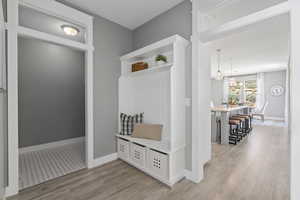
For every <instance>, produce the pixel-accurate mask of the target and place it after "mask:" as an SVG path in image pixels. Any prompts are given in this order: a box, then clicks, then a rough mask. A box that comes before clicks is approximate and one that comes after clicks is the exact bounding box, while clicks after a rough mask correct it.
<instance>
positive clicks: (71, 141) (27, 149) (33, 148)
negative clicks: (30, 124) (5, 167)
mask: <svg viewBox="0 0 300 200" xmlns="http://www.w3.org/2000/svg"><path fill="white" fill-rule="evenodd" d="M84 141H85V137H78V138H72V139H67V140H61V141H57V142H51V143H47V144H41V145H35V146H30V147H24V148H20V149H19V154H23V153H28V152H33V151H41V150H45V149H50V148H56V147H60V146H65V145H70V144H77V143H83V142H84Z"/></svg>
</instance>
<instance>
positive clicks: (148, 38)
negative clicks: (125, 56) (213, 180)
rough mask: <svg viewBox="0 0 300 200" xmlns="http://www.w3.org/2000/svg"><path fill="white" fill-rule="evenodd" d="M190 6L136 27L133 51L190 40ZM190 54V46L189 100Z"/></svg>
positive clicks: (187, 3)
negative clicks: (175, 37)
mask: <svg viewBox="0 0 300 200" xmlns="http://www.w3.org/2000/svg"><path fill="white" fill-rule="evenodd" d="M191 11H192V4H191V1H189V0H185V1H184V2H183V3H181V4H179V5H177V6H175V7H174V8H172V9H170V10H169V11H167V12H165V13H163V14H161V15H159V16H158V17H156V18H154V19H152V20H151V21H149V22H147V23H145V24H144V25H142V26H140V27H138V28H137V29H136V30H134V32H133V46H134V48H135V49H138V48H141V47H143V46H146V45H148V44H151V43H153V42H157V41H159V40H162V39H164V38H167V37H170V36H172V35H175V34H178V35H181V36H183V37H184V38H186V39H187V40H190V37H191V35H192V14H191ZM191 61H192V54H191V45H190V46H189V47H188V49H187V68H186V81H187V82H186V96H187V97H189V98H191V96H192V95H191V93H192V91H191V90H192V81H191V80H192V74H191V71H192V65H191ZM186 118H187V123H186V126H187V127H186V134H187V137H186V140H187V148H186V167H187V169H191V164H192V158H191V155H192V130H191V129H192V108H187V112H186Z"/></svg>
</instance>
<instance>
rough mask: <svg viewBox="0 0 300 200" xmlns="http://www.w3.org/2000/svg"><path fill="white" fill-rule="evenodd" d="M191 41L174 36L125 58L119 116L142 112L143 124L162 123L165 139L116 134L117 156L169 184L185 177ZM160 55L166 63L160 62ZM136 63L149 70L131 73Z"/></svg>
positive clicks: (122, 60)
mask: <svg viewBox="0 0 300 200" xmlns="http://www.w3.org/2000/svg"><path fill="white" fill-rule="evenodd" d="M187 45H188V41H187V40H185V39H184V38H182V37H180V36H178V35H175V36H172V37H169V38H166V39H164V40H161V41H159V42H156V43H154V44H151V45H149V46H146V47H144V48H142V49H139V50H136V51H134V52H132V53H129V54H127V55H124V56H122V57H121V62H122V66H121V68H122V70H121V71H122V74H121V77H120V79H119V114H120V113H127V114H136V113H142V112H143V113H144V123H150V124H162V125H163V131H162V140H161V141H154V140H147V139H138V138H133V137H131V136H123V135H117V144H118V156H119V158H120V159H122V160H124V161H126V162H128V163H130V164H131V165H133V166H135V167H136V168H138V169H140V170H142V171H144V172H146V173H147V174H149V175H151V176H153V177H154V178H156V179H158V180H160V181H161V182H163V183H165V184H167V185H169V186H172V185H173V184H175V183H176V182H177V181H179V180H180V179H182V178H183V177H184V169H185V136H186V134H185V68H186V47H187ZM158 54H163V55H165V56H167V58H168V62H167V63H166V64H163V65H156V63H155V57H156V56H157V55H158ZM138 61H144V62H147V63H148V64H149V68H148V69H146V70H143V71H139V72H131V65H132V64H133V63H135V62H138ZM119 131H120V123H119Z"/></svg>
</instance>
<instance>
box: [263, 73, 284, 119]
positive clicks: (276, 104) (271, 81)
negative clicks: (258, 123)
mask: <svg viewBox="0 0 300 200" xmlns="http://www.w3.org/2000/svg"><path fill="white" fill-rule="evenodd" d="M264 82H265V99H266V101H268V102H269V105H268V107H267V108H266V111H265V116H266V117H271V118H279V119H284V117H285V93H284V94H283V95H281V96H279V97H276V96H272V95H271V88H272V87H273V86H275V85H281V86H282V87H283V88H285V87H286V71H278V72H268V73H265V81H264ZM285 89H286V88H285Z"/></svg>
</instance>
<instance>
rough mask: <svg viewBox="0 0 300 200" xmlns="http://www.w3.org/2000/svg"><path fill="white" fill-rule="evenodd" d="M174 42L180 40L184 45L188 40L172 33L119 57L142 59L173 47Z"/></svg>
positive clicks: (123, 58) (123, 59) (128, 59)
mask: <svg viewBox="0 0 300 200" xmlns="http://www.w3.org/2000/svg"><path fill="white" fill-rule="evenodd" d="M175 42H180V43H182V44H184V45H188V43H189V42H188V41H187V40H185V39H183V38H182V37H180V36H179V35H174V36H172V37H169V38H166V39H164V40H161V41H159V42H156V43H154V44H151V45H148V46H146V47H144V48H141V49H138V50H136V51H134V52H131V53H129V54H127V55H124V56H122V57H121V60H122V61H132V60H137V59H143V58H145V57H149V56H152V55H157V54H159V53H162V52H165V51H170V50H172V48H173V44H174V43H175Z"/></svg>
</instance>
